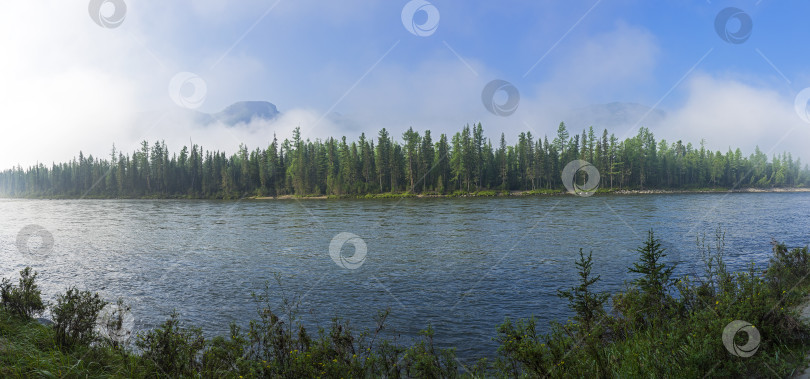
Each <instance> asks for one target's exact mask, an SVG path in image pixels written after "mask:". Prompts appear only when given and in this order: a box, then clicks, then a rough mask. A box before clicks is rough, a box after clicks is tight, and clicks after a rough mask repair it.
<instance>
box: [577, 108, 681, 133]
mask: <svg viewBox="0 0 810 379" xmlns="http://www.w3.org/2000/svg"><path fill="white" fill-rule="evenodd" d="M666 117H667V114H666V112H664V111H662V110H658V109H653V108H650V107H648V106H645V105H641V104H636V103H623V102H613V103H608V104H593V105H589V106H587V107H583V108H578V109H574V110H572V111H570V112H569V114H568V116H567V117H565V118H564V120H565V124H566V125H568V126H570V127H573V128H575V129H577V128H587V127H589V126H593V127H594V129H597V130H602V129H605V128H607V129H610V130H619V129H626V128H631V127H633V126H645V127H654V126H656V125H658V124H660V123H661V122H663V121H664V119H665V118H666Z"/></svg>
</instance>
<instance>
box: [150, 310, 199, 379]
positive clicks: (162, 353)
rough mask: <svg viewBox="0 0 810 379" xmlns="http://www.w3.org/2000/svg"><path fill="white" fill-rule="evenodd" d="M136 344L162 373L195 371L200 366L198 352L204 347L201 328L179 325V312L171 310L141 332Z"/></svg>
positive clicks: (170, 374)
mask: <svg viewBox="0 0 810 379" xmlns="http://www.w3.org/2000/svg"><path fill="white" fill-rule="evenodd" d="M135 344H136V346H137V347H138V348H139V349H140V350H141V351H142V356H143V358H145V359H147V360H148V361H149V362H151V363H153V364H154V366H155V368H156V369H157V371H156V372H155V374H159V375H160V376H164V375H166V376H169V377H178V376H186V375H192V373H194V372H196V370H197V369H198V368H199V367H198V366H199V365H198V360H197V355H198V354H199V353H200V352H201V351H202V350H203V348H204V347H205V339H203V337H202V332H201V331H200V329H198V328H183V327H181V326H180V320H179V315H178V314H177V312H172V314H171V315H170V316H169V319H168V320H166V321H165V322H164V323H163V324H162V325H161V326H159V327H157V328H155V329H153V330H150V331H148V332H146V333H145V334H143V335H139V336H138V340H137V341H136V343H135Z"/></svg>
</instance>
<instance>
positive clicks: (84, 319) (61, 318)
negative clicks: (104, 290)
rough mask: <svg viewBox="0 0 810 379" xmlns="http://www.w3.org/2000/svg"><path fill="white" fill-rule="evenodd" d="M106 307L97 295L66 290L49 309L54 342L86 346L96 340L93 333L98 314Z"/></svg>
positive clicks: (105, 303)
mask: <svg viewBox="0 0 810 379" xmlns="http://www.w3.org/2000/svg"><path fill="white" fill-rule="evenodd" d="M105 305H107V302H105V301H104V300H102V299H101V298H100V297H99V295H98V294H97V293H95V294H93V293H90V291H79V290H78V289H76V288H75V287H71V288H68V290H67V291H66V292H65V293H64V294H60V295H57V296H56V304H55V305H54V306H53V307H52V308H51V314H52V315H53V322H54V330H55V332H56V341H57V343H59V344H60V345H61V346H72V345H76V344H79V345H88V344H90V343H91V342H95V341H96V340H97V337H98V335H97V333H96V331H95V327H96V320H97V319H98V314H99V312H101V310H102V309H103V308H104V306H105Z"/></svg>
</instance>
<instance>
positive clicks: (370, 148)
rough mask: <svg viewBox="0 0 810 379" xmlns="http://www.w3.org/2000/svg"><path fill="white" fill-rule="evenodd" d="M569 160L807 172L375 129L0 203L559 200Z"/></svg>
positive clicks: (715, 178) (668, 175)
mask: <svg viewBox="0 0 810 379" xmlns="http://www.w3.org/2000/svg"><path fill="white" fill-rule="evenodd" d="M576 159H582V160H586V161H588V162H590V163H592V164H593V165H594V166H595V167H596V168H597V169H598V170H599V173H600V178H601V180H600V184H599V187H600V189H601V190H622V189H630V190H632V189H673V190H680V189H682V190H689V189H704V188H728V189H732V188H753V187H756V188H774V187H802V186H806V185H808V183H809V182H810V170H809V169H808V167H807V165H805V166H804V167H802V164H801V161H800V159H796V160H794V159H793V157H792V156H791V154H790V153H782V154H777V155H774V156H773V157H771V159H770V160H769V159H768V156H767V155H766V154H765V153H763V152H762V151H760V149H759V148H758V147H757V148H756V149H755V151H754V152H753V153H751V154H750V155H749V156H747V157H746V156H743V153H742V152H741V151H740V149H739V148H737V149H736V150H734V151H732V150H731V148H729V150H728V151H727V152H726V153H723V152H721V151H711V150H709V149H707V148H706V147H705V142H704V141H701V142H700V144H699V146H694V145H693V144H692V143H687V144H685V145H684V143H683V142H682V141H680V140H679V141H677V142H674V143H671V144H670V143H668V142H667V141H666V140H663V139H662V140H660V141H656V139H655V137H654V135H653V133H652V132H650V130H649V129H647V128H644V127H642V128H640V129H639V132H638V134H637V135H635V136H633V137H630V138H626V139H624V140H623V141H620V140H619V139H618V138H616V136H615V135H614V134H609V133H608V130H607V129H605V130H604V131H603V132H602V134H601V136H599V135H597V132H595V131H594V129H593V127H590V128H588V129H587V130H583V131H582V133H581V134H575V135H573V136H571V135H570V133H569V131H568V128H567V127H566V126H565V123H560V125H559V127H558V129H557V134H556V136H553V138H552V139H551V141H549V138H548V137H547V136H544V137H543V138H542V139H541V138H539V137H535V136H533V135H532V134H531V133H530V132H523V133H520V134H519V135H518V138H517V142H516V143H515V144H514V145H508V144H507V143H506V138H505V135H504V134H503V133H502V134H501V137H500V141H498V143H497V145H496V144H493V141H492V140H491V139H488V138H486V137H484V131H483V127H482V125H481V124H480V123H478V124H477V125H472V126H470V125H466V126H464V127H463V128H462V130H461V131H459V132H456V133H455V134H454V135H452V136H451V137H448V136H447V135H446V134H441V135H440V136H439V137H438V139H437V140H435V141H434V137H433V136H432V135H431V133H430V131H429V130H425V131H424V132H423V133H422V134H421V135H420V133H419V132H417V131H414V130H413V128H409V129H408V130H407V131H406V132H405V133H403V135H402V139H401V141H398V140H397V139H396V138H395V137H393V136H391V135H390V134H389V132H388V131H387V130H386V129H385V128H383V129H382V130H380V131H379V133H378V134H377V136H376V139H375V138H369V137H367V136H366V135H365V134H361V135H360V137H359V139H358V140H357V141H352V142H348V141H347V140H346V137H345V136H344V137H342V138H340V139H336V138H332V137H329V138H326V139H325V140H321V139H316V140H314V141H311V140H309V139H306V140H304V139H302V138H301V133H300V128H296V129H295V131H294V133H293V137H292V139H291V140H290V139H285V140H284V141H282V142H281V143H279V141H278V140H277V139H276V138H275V137H274V139H273V141H272V142H271V143H270V144H269V146H267V147H266V148H256V149H255V150H249V149H248V147H247V146H245V145H244V144H242V145H240V147H239V151H238V152H237V153H235V154H231V155H230V156H229V155H227V154H226V153H225V152H222V151H208V150H204V149H203V147H202V146H198V145H196V144H193V145H192V146H191V147H188V146H183V148H182V149H181V150H180V151H179V153H177V152H173V153H170V151H169V148H168V147H167V146H166V144H165V142H163V141H155V142H154V143H153V144H151V145H150V143H149V142H148V141H143V142H142V143H141V146H140V149H138V150H136V151H133V152H131V153H125V152H123V151H119V150H117V149H116V148H115V145H113V147H112V151H111V152H110V155H109V158H108V159H106V158H99V157H94V156H93V155H88V156H85V155H84V154H83V153H82V152H79V156H78V158H75V157H74V159H73V160H72V161H69V162H63V163H53V164H51V165H50V167H48V166H46V165H45V164H42V163H40V164H37V165H35V166H31V167H28V168H23V167H20V166H17V167H14V168H11V169H6V170H4V171H3V172H0V195H2V196H5V197H63V198H79V197H81V198H84V197H90V198H141V197H151V198H162V197H165V198H181V197H182V198H223V199H229V198H230V199H232V198H242V197H246V196H280V195H296V196H309V195H327V196H338V197H343V196H349V197H350V196H361V195H368V194H381V193H414V194H437V195H439V194H453V193H456V194H458V193H472V192H476V191H491V190H499V191H542V190H562V189H563V188H564V186H563V183H562V181H561V172H562V170H563V167H565V165H566V164H567V163H568V162H570V161H572V160H576Z"/></svg>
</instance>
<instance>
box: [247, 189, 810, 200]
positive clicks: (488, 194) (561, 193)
mask: <svg viewBox="0 0 810 379" xmlns="http://www.w3.org/2000/svg"><path fill="white" fill-rule="evenodd" d="M795 192H810V188H804V187H796V188H738V189H727V188H706V189H693V190H666V189H645V190H641V189H632V190H617V189H613V190H600V191H597V192H596V193H595V194H594V195H669V194H701V193H704V194H717V193H795ZM565 195H572V194H569V193H568V192H566V191H563V190H542V191H480V192H470V193H463V194H461V193H457V194H414V193H378V194H367V195H340V196H336V195H312V196H306V195H304V196H300V195H279V196H250V197H246V198H245V199H249V200H356V199H394V198H396V199H402V198H408V199H430V198H436V199H442V198H461V197H530V196H565Z"/></svg>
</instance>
